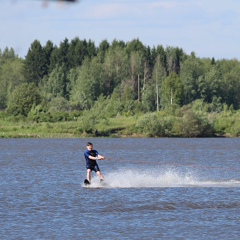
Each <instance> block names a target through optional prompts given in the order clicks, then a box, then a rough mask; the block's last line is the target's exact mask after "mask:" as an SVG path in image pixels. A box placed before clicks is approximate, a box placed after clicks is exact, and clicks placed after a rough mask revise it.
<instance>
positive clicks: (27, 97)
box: [7, 83, 42, 117]
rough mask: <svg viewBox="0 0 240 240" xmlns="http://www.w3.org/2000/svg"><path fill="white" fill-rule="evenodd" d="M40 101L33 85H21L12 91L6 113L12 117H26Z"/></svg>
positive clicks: (39, 96)
mask: <svg viewBox="0 0 240 240" xmlns="http://www.w3.org/2000/svg"><path fill="white" fill-rule="evenodd" d="M41 101H42V99H41V95H40V93H39V91H38V88H37V87H36V86H35V85H34V84H33V83H30V84H27V83H23V84H21V85H20V86H18V87H16V88H15V90H14V91H13V93H12V95H11V97H10V99H9V102H8V108H7V111H8V113H9V114H12V115H14V116H18V115H22V116H25V117H26V116H27V115H28V113H29V112H30V110H31V109H32V107H33V106H37V105H38V104H40V102H41Z"/></svg>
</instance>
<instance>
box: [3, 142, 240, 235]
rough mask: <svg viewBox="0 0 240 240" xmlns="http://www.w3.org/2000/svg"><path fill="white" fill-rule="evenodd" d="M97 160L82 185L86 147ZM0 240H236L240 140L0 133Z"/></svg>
mask: <svg viewBox="0 0 240 240" xmlns="http://www.w3.org/2000/svg"><path fill="white" fill-rule="evenodd" d="M89 140H90V141H92V142H93V144H94V147H95V148H96V149H97V150H98V151H99V153H101V154H102V155H104V156H105V157H106V158H107V160H105V161H99V165H100V168H101V170H102V173H103V174H104V175H105V182H106V184H107V185H106V186H105V187H102V186H101V185H100V183H99V179H98V178H96V177H95V176H94V175H93V176H94V177H93V180H92V184H91V187H88V188H86V187H84V186H83V184H82V182H83V180H84V179H85V175H86V169H85V162H84V159H83V152H84V151H85V144H86V142H87V141H89ZM0 169H1V174H0V239H239V236H240V139H239V138H236V139H222V138H219V139H213V138H209V139H168V138H166V139H112V138H95V139H0Z"/></svg>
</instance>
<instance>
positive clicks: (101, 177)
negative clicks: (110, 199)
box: [96, 171, 104, 180]
mask: <svg viewBox="0 0 240 240" xmlns="http://www.w3.org/2000/svg"><path fill="white" fill-rule="evenodd" d="M96 173H97V175H98V176H99V178H100V179H101V180H104V176H103V175H102V174H101V172H100V171H97V172H96Z"/></svg>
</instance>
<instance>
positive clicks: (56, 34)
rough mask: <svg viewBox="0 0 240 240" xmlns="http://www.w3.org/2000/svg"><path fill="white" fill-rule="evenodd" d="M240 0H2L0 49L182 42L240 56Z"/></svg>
mask: <svg viewBox="0 0 240 240" xmlns="http://www.w3.org/2000/svg"><path fill="white" fill-rule="evenodd" d="M239 30H240V0H227V1H226V0H79V1H78V2H77V3H62V2H61V3H60V2H59V1H50V0H0V49H1V50H2V51H3V50H4V49H5V48H6V47H8V48H13V49H14V51H15V53H16V54H18V56H19V57H22V58H25V56H26V55H27V52H28V50H29V48H30V47H31V44H32V43H33V42H34V40H39V41H40V42H41V44H42V46H45V45H46V42H47V41H48V40H50V41H52V42H53V44H54V45H56V46H59V45H60V43H61V42H63V41H64V39H66V38H67V39H68V40H69V42H71V40H72V39H74V38H75V37H79V39H81V40H84V39H86V40H91V41H93V42H95V45H96V46H99V44H100V43H101V42H102V41H103V40H107V41H108V42H109V43H112V41H113V40H115V39H116V40H122V41H124V42H126V43H127V42H130V41H132V40H134V39H139V41H141V42H142V43H143V45H145V46H150V47H151V48H152V47H154V46H155V47H156V46H158V45H162V46H163V47H164V48H166V47H168V46H170V47H179V48H182V49H183V51H184V52H185V53H186V54H190V53H191V52H195V54H196V56H197V57H200V58H212V57H214V58H215V59H216V60H220V59H234V58H236V59H238V60H240V31H239Z"/></svg>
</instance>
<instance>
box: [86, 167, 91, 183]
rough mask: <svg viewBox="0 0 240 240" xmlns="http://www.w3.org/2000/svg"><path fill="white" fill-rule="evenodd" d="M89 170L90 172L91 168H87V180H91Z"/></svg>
mask: <svg viewBox="0 0 240 240" xmlns="http://www.w3.org/2000/svg"><path fill="white" fill-rule="evenodd" d="M91 172H92V170H91V169H87V180H88V181H89V182H91Z"/></svg>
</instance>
